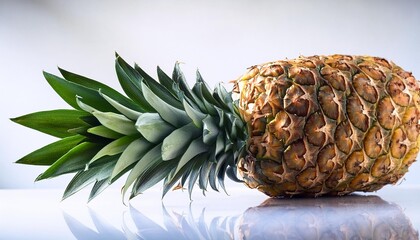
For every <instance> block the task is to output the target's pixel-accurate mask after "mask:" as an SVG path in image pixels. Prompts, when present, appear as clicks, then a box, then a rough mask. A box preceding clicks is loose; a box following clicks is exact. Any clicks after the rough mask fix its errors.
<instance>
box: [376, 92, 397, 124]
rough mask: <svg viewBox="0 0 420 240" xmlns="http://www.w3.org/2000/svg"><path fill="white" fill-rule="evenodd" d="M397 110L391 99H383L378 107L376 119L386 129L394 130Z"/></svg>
mask: <svg viewBox="0 0 420 240" xmlns="http://www.w3.org/2000/svg"><path fill="white" fill-rule="evenodd" d="M395 116H396V113H395V108H394V106H393V105H392V101H391V98H390V97H384V98H382V99H381V100H380V101H379V103H378V106H377V110H376V117H377V119H378V122H379V124H380V125H381V126H382V127H383V128H385V129H388V130H390V129H392V128H393V127H394V126H395V120H396V119H395Z"/></svg>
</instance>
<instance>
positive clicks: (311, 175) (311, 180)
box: [296, 167, 318, 188]
mask: <svg viewBox="0 0 420 240" xmlns="http://www.w3.org/2000/svg"><path fill="white" fill-rule="evenodd" d="M317 177H318V173H317V170H316V168H314V167H310V168H306V169H305V170H303V171H302V172H300V173H299V174H298V175H297V177H296V179H297V182H298V184H299V185H300V186H301V187H303V188H310V187H312V186H313V185H314V184H315V182H316V179H317Z"/></svg>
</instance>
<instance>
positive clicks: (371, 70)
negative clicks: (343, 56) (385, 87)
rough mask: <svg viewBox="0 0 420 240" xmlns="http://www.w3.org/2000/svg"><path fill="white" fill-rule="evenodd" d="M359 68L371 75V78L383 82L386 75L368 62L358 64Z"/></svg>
mask: <svg viewBox="0 0 420 240" xmlns="http://www.w3.org/2000/svg"><path fill="white" fill-rule="evenodd" d="M359 68H360V70H361V71H362V72H363V73H364V74H366V75H368V76H369V77H371V78H372V79H373V80H376V81H381V82H385V80H386V76H385V74H384V73H383V72H382V71H381V70H380V69H379V68H377V67H376V66H373V65H372V64H368V63H362V64H359Z"/></svg>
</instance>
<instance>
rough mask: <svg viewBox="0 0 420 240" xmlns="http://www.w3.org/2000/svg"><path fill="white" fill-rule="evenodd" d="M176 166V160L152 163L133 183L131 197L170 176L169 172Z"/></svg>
mask: <svg viewBox="0 0 420 240" xmlns="http://www.w3.org/2000/svg"><path fill="white" fill-rule="evenodd" d="M175 166H176V164H175V163H174V162H157V163H155V164H153V165H151V166H150V167H149V168H148V169H147V170H145V171H144V172H143V174H142V175H141V176H139V178H137V180H136V182H135V183H134V185H133V191H132V192H131V196H130V199H132V198H133V197H135V196H137V195H138V194H140V193H142V192H144V191H145V190H147V189H149V188H150V187H152V186H154V185H156V184H157V183H158V182H160V181H161V180H162V179H164V178H165V177H166V176H168V174H169V172H170V171H171V170H173V168H174V167H175Z"/></svg>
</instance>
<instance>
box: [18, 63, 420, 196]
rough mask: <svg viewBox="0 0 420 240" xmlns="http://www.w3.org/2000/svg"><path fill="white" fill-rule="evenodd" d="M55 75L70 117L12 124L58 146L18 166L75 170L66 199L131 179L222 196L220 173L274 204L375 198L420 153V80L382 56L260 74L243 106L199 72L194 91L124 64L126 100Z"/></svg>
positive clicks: (248, 85)
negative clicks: (290, 198)
mask: <svg viewBox="0 0 420 240" xmlns="http://www.w3.org/2000/svg"><path fill="white" fill-rule="evenodd" d="M60 72H61V74H62V75H63V77H64V78H60V77H57V76H54V75H51V74H49V73H44V76H45V78H46V79H47V81H48V82H49V83H50V85H51V86H52V87H53V88H54V90H55V91H56V92H57V93H58V94H59V95H60V96H61V97H62V98H63V99H64V100H65V101H66V102H67V103H69V104H70V105H71V106H72V107H73V108H75V110H52V111H45V112H38V113H33V114H28V115H25V116H22V117H18V118H15V119H12V120H14V121H15V122H17V123H20V124H22V125H25V126H28V127H31V128H34V129H37V130H39V131H42V132H44V133H47V134H51V135H53V136H57V137H60V138H62V139H61V140H59V141H57V142H55V143H52V144H50V145H47V146H45V147H43V148H41V149H39V150H36V151H35V152H33V153H30V154H28V155H27V156H25V157H23V158H22V159H20V160H19V161H18V163H24V164H33V165H50V167H49V168H48V169H47V170H46V171H45V172H44V173H42V174H41V175H40V176H39V177H38V178H37V180H41V179H46V178H51V177H55V176H58V175H62V174H66V173H76V175H75V176H74V178H73V180H72V181H71V182H70V183H69V185H68V187H67V189H66V190H65V193H64V198H66V197H68V196H70V195H72V194H73V193H75V192H77V191H78V190H80V189H81V188H83V187H85V186H87V185H89V184H90V183H94V185H93V188H92V191H91V195H90V199H92V198H93V197H95V196H97V194H98V193H100V192H101V191H102V190H103V189H105V188H106V187H107V186H108V185H110V184H111V183H113V182H114V181H115V180H116V179H118V178H119V177H121V176H122V175H124V174H125V173H127V172H129V174H128V176H127V180H126V183H125V185H124V187H123V194H124V193H125V192H126V191H127V190H128V189H129V188H130V187H131V197H134V196H136V195H138V194H139V193H141V192H143V191H144V190H146V189H148V188H150V187H151V186H153V185H155V184H156V183H158V182H160V181H161V180H164V182H163V185H164V188H163V194H166V193H167V192H168V191H169V190H170V189H172V188H175V189H177V188H183V187H184V186H186V187H187V188H188V190H189V193H190V194H191V191H192V189H193V187H194V185H195V184H196V182H198V185H199V187H200V189H202V190H203V191H205V190H207V188H208V185H210V187H211V188H212V189H214V190H218V188H219V187H221V188H223V189H224V188H225V187H224V178H225V175H227V176H228V177H229V178H230V179H232V180H234V181H238V182H244V183H245V184H246V185H247V186H249V187H251V188H257V189H259V190H260V191H263V192H264V193H266V194H268V195H270V196H276V197H278V196H287V195H310V196H319V195H324V194H332V195H343V194H347V193H350V192H353V191H375V190H378V189H380V188H381V187H382V186H384V185H386V184H389V183H395V182H397V181H398V180H399V179H400V178H401V177H402V176H403V175H404V174H405V173H406V172H407V170H408V167H409V166H410V165H411V164H412V163H413V162H414V161H415V158H416V156H417V153H418V151H419V146H418V145H419V131H420V127H419V117H420V112H419V106H420V100H419V93H418V91H419V87H420V86H419V83H418V82H417V81H416V80H415V78H414V77H413V76H412V75H411V73H408V72H406V71H404V70H402V69H401V68H400V67H398V66H396V65H395V64H393V63H389V62H388V61H386V60H385V59H382V58H374V57H367V56H344V55H333V56H313V57H300V58H298V59H294V60H284V61H276V62H270V63H267V64H263V65H259V66H254V67H251V68H250V69H249V71H248V72H247V73H246V74H245V75H243V76H242V77H241V78H240V79H238V80H237V81H236V82H235V88H234V90H233V92H236V93H238V94H239V100H233V99H232V94H231V92H228V91H226V90H225V89H224V87H223V86H221V85H219V86H217V87H216V88H215V89H214V91H210V89H209V88H208V86H207V85H206V83H205V82H204V81H203V79H202V77H201V75H200V74H199V73H198V72H197V81H196V83H195V85H194V86H193V87H192V88H189V87H188V84H187V83H186V80H185V78H184V75H183V74H182V73H181V71H180V69H179V64H176V65H175V69H174V71H173V74H172V78H171V77H169V76H168V75H167V74H165V73H164V72H163V71H162V70H161V69H160V68H159V67H158V71H157V75H158V78H159V82H157V81H155V80H154V79H153V78H152V77H150V76H149V75H148V74H147V73H145V72H144V71H143V70H142V69H141V68H140V67H139V66H137V65H135V67H134V68H133V67H131V66H130V65H128V64H127V63H126V62H125V61H124V60H123V59H121V58H120V57H119V56H117V59H116V72H117V76H118V79H119V81H120V84H121V86H122V88H123V90H124V92H125V93H126V94H127V96H128V97H125V96H124V95H122V94H120V93H118V92H117V91H115V90H114V89H111V88H110V87H108V86H106V85H104V84H102V83H100V82H97V81H94V80H92V79H89V78H86V77H83V76H80V75H77V74H74V73H70V72H68V71H65V70H62V69H60ZM238 172H239V174H240V175H241V176H242V179H240V178H238V177H237V173H238ZM217 182H218V184H217ZM175 184H177V185H175ZM174 186H175V187H174Z"/></svg>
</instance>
